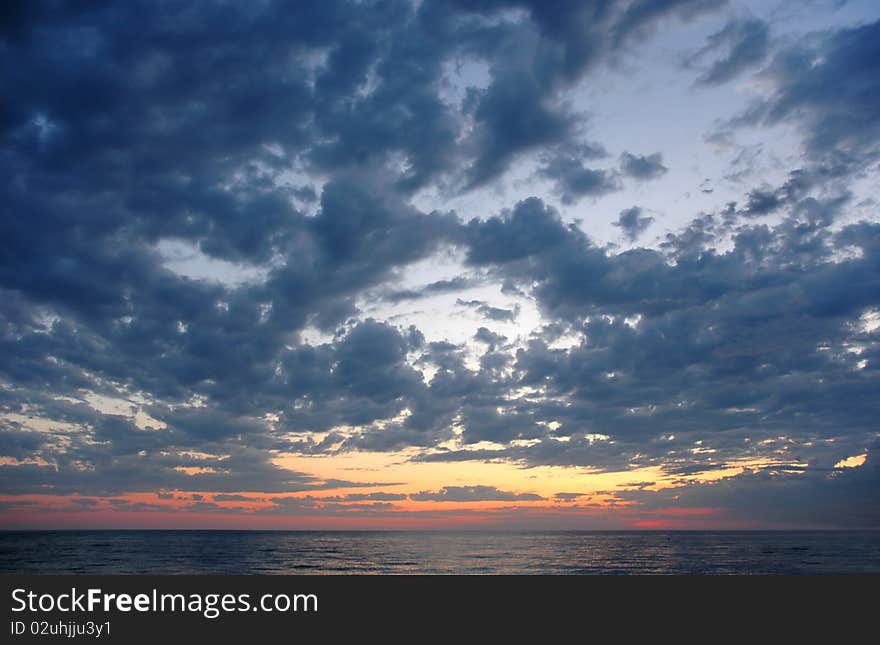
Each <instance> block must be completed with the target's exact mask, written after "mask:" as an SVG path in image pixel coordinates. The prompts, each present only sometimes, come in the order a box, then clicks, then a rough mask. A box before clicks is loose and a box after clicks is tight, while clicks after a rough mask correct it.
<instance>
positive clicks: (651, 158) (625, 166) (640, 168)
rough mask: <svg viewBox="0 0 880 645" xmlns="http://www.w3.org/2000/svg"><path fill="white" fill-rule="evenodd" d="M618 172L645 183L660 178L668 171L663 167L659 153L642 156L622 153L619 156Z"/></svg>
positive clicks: (661, 156)
mask: <svg viewBox="0 0 880 645" xmlns="http://www.w3.org/2000/svg"><path fill="white" fill-rule="evenodd" d="M620 171H621V172H622V173H623V174H624V175H626V176H627V177H632V178H634V179H639V180H642V181H647V180H649V179H657V178H658V177H662V176H663V175H665V174H666V173H667V172H668V171H669V169H668V168H667V167H666V166H664V165H663V155H662V154H661V153H659V152H655V153H654V154H650V155H644V156H642V155H634V154H631V153H629V152H624V153H623V154H622V155H620Z"/></svg>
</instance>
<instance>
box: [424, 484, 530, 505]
mask: <svg viewBox="0 0 880 645" xmlns="http://www.w3.org/2000/svg"><path fill="white" fill-rule="evenodd" d="M410 499H412V500H414V501H417V502H517V501H520V502H532V501H540V500H542V499H544V498H543V497H541V496H540V495H535V494H534V493H512V492H509V491H504V490H498V489H497V488H495V487H494V486H444V487H443V488H441V489H440V490H438V491H422V492H420V493H413V494H412V495H410Z"/></svg>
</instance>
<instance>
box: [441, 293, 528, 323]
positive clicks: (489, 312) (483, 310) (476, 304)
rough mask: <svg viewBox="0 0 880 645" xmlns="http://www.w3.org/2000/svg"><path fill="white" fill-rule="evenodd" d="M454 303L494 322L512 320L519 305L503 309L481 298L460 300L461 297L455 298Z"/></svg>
mask: <svg viewBox="0 0 880 645" xmlns="http://www.w3.org/2000/svg"><path fill="white" fill-rule="evenodd" d="M455 304H457V305H459V306H462V307H469V308H472V309H474V310H475V311H476V312H477V313H478V314H480V315H481V316H484V317H485V318H488V319H489V320H494V321H496V322H513V320H514V319H515V318H516V316H517V314H518V313H519V305H517V306H516V307H514V308H513V309H504V308H501V307H493V306H491V305H489V304H488V303H486V302H484V301H482V300H462V299H461V298H459V299H458V300H456V301H455Z"/></svg>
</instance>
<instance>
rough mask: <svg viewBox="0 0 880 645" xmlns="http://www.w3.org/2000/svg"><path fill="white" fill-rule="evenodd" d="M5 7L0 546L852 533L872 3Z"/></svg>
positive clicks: (866, 315) (879, 494) (866, 479)
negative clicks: (124, 537)
mask: <svg viewBox="0 0 880 645" xmlns="http://www.w3.org/2000/svg"><path fill="white" fill-rule="evenodd" d="M4 12H5V13H4V15H3V16H2V18H0V52H2V55H0V79H2V88H3V93H2V94H3V98H2V101H0V139H2V145H0V192H2V204H3V206H2V212H0V334H2V335H0V528H116V527H144V528H242V529H243V528H285V529H296V528H309V529H313V528H430V529H458V528H510V529H523V528H540V529H554V528H559V529H627V528H632V529H638V528H723V529H727V528H731V529H740V528H743V529H748V528H813V527H821V528H831V527H875V528H876V527H880V203H878V194H880V191H878V189H880V175H878V170H880V4H878V3H877V2H876V0H865V1H861V2H859V1H856V0H852V1H850V2H846V1H845V0H813V1H804V0H772V1H770V2H764V1H757V0H756V1H754V2H740V1H729V2H725V1H724V0H629V1H620V2H618V1H614V0H589V1H581V2H578V1H575V0H558V1H548V0H422V1H421V2H419V1H418V0H379V1H377V2H373V1H370V0H363V1H353V0H352V1H334V0H314V1H297V2H280V1H278V2H273V1H270V0H265V1H262V0H261V1H255V2H156V1H154V0H149V1H143V2H139V1H128V0H126V1H118V2H111V1H103V0H94V1H91V2H70V3H67V2H60V1H48V0H47V1H42V2H37V1H32V2H27V1H25V2H12V3H9V8H8V9H4Z"/></svg>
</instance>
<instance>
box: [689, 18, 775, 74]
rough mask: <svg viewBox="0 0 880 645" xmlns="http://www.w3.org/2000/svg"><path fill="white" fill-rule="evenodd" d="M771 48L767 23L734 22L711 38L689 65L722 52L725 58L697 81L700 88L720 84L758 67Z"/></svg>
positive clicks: (721, 57) (720, 58)
mask: <svg viewBox="0 0 880 645" xmlns="http://www.w3.org/2000/svg"><path fill="white" fill-rule="evenodd" d="M769 49H770V30H769V28H768V26H767V23H765V22H763V21H762V20H757V19H754V18H750V19H734V20H731V21H730V22H728V23H727V24H726V25H725V26H724V27H723V28H722V29H721V30H720V31H717V32H715V33H714V34H712V35H711V36H709V37H708V38H707V39H706V45H705V46H704V47H703V48H702V49H700V50H699V51H698V52H697V53H696V54H694V56H692V57H691V58H690V59H689V60H688V61H687V66H691V65H694V64H695V63H697V62H699V61H701V60H703V59H704V58H705V57H706V56H708V55H710V54H714V53H716V52H719V51H721V52H722V55H721V56H720V57H719V58H717V59H716V60H715V61H713V62H712V64H711V65H709V67H708V69H706V70H705V71H704V72H703V73H702V74H700V76H699V77H698V78H697V83H698V84H700V85H719V84H721V83H726V82H727V81H730V80H732V79H734V78H736V77H737V76H739V75H741V74H743V73H744V72H746V71H748V70H750V69H754V68H756V67H757V66H758V65H760V64H761V63H762V62H764V60H765V59H766V58H767V54H768V53H769Z"/></svg>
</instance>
